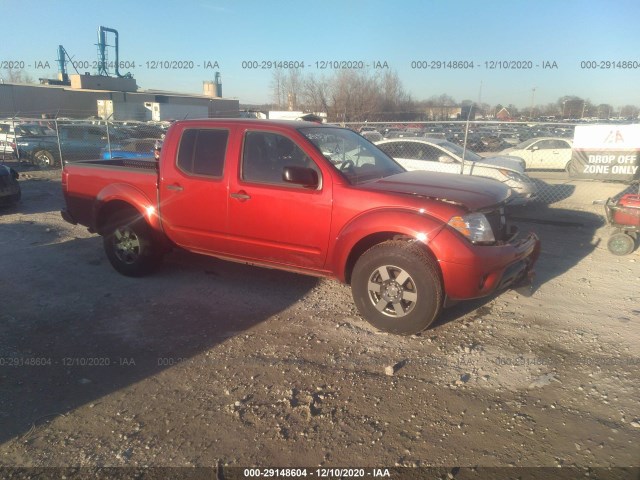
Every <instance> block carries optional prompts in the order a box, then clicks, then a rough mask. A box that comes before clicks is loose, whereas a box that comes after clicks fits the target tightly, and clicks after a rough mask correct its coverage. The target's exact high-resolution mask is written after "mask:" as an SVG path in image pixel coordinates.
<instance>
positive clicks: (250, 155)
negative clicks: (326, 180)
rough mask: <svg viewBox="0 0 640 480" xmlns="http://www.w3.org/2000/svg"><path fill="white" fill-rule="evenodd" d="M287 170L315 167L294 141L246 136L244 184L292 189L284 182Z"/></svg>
mask: <svg viewBox="0 0 640 480" xmlns="http://www.w3.org/2000/svg"><path fill="white" fill-rule="evenodd" d="M285 167H303V168H311V169H313V170H315V171H316V173H317V174H318V177H319V176H320V170H319V169H318V167H317V166H316V164H315V163H314V162H313V161H312V160H311V159H310V158H309V156H308V155H307V154H306V153H304V151H303V150H302V149H301V148H300V147H299V146H298V145H296V144H295V143H294V142H293V141H292V140H291V139H289V138H287V137H285V136H283V135H279V134H277V133H270V132H247V133H246V135H245V139H244V148H243V153H242V175H241V176H242V180H244V181H247V182H257V183H272V184H282V185H287V186H292V185H291V184H290V183H287V182H285V180H284V179H283V170H284V168H285Z"/></svg>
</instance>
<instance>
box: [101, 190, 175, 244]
mask: <svg viewBox="0 0 640 480" xmlns="http://www.w3.org/2000/svg"><path fill="white" fill-rule="evenodd" d="M127 206H128V207H133V208H134V209H136V210H137V211H138V213H139V214H140V215H141V216H142V218H144V219H145V220H146V221H147V223H148V224H149V226H151V228H153V229H154V230H157V231H158V232H162V226H161V224H160V218H159V217H158V211H157V209H156V201H155V198H154V199H153V200H152V199H150V198H149V196H148V195H147V194H146V193H145V192H143V191H142V190H140V189H139V188H137V187H134V186H133V185H130V184H126V183H111V184H109V185H107V186H106V187H104V188H103V189H102V190H101V191H100V192H99V193H98V195H97V196H96V201H95V203H94V207H93V219H94V222H93V225H92V227H93V229H94V230H95V231H96V232H98V233H101V228H102V227H103V226H104V224H105V221H106V219H107V217H108V216H109V215H110V214H111V213H112V212H113V211H114V210H117V209H119V208H126V207H127Z"/></svg>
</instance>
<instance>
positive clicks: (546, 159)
mask: <svg viewBox="0 0 640 480" xmlns="http://www.w3.org/2000/svg"><path fill="white" fill-rule="evenodd" d="M572 146H573V142H572V141H571V140H568V139H566V138H559V137H538V138H530V139H529V140H526V141H524V142H522V143H520V144H518V145H516V146H515V147H512V148H507V149H505V150H502V151H501V152H500V155H509V156H514V157H519V158H522V159H523V160H524V162H525V164H526V168H527V170H532V169H554V170H566V169H567V165H568V164H569V162H570V161H571V147H572Z"/></svg>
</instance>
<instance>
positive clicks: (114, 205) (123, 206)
mask: <svg viewBox="0 0 640 480" xmlns="http://www.w3.org/2000/svg"><path fill="white" fill-rule="evenodd" d="M123 210H130V211H131V213H132V214H137V215H140V216H142V215H141V214H140V212H138V210H137V209H136V208H135V207H134V206H133V205H131V204H130V203H127V202H124V201H122V200H113V201H111V202H109V203H107V204H106V205H104V206H102V208H100V210H99V211H98V215H97V216H96V232H97V233H99V234H101V235H102V234H103V233H104V232H103V228H104V226H105V225H106V223H107V220H108V219H109V217H111V215H113V214H114V213H116V212H120V211H123Z"/></svg>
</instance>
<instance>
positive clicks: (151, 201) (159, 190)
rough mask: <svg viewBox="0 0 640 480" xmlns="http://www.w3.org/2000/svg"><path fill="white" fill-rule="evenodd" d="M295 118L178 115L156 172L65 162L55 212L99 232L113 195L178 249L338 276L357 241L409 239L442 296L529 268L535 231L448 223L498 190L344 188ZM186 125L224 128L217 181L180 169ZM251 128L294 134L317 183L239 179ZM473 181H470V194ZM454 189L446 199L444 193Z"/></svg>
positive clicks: (414, 177)
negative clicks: (503, 235)
mask: <svg viewBox="0 0 640 480" xmlns="http://www.w3.org/2000/svg"><path fill="white" fill-rule="evenodd" d="M303 123H304V122H268V121H255V120H190V121H181V122H176V123H175V124H174V125H172V127H171V128H170V129H169V131H168V133H167V135H166V138H165V141H164V145H163V149H162V154H161V158H160V162H159V165H158V169H156V168H155V166H154V165H153V164H147V167H146V168H140V167H139V165H136V166H131V164H128V163H127V162H126V161H122V162H116V161H103V162H79V163H75V164H68V165H66V166H65V168H64V171H63V189H64V193H65V198H66V202H67V209H66V211H65V212H64V216H65V219H67V220H69V221H72V222H74V223H80V224H83V225H86V226H87V227H89V228H90V229H91V230H92V231H96V232H98V233H100V232H101V226H102V225H103V223H104V221H105V218H104V216H105V213H104V212H105V211H106V210H105V209H110V208H115V207H114V205H119V203H118V202H121V204H122V205H124V204H127V205H130V206H131V207H133V208H135V209H136V210H137V211H138V212H139V213H140V214H141V215H142V216H143V217H144V218H145V219H146V220H147V222H148V223H149V225H150V226H151V227H152V228H153V229H154V230H155V231H156V232H157V233H158V235H162V236H163V237H165V238H166V239H168V240H169V241H170V242H171V243H173V244H175V245H177V246H180V247H183V248H185V249H187V250H190V251H193V252H197V253H203V254H208V255H213V256H218V257H221V258H226V259H232V260H239V261H246V262H249V263H254V264H258V265H266V266H272V267H277V268H281V269H287V270H291V271H297V272H304V273H307V274H311V275H318V276H327V277H333V278H336V279H339V280H341V281H349V275H350V273H349V269H350V266H352V265H353V261H354V258H355V256H356V255H358V254H361V253H362V250H363V249H366V248H368V247H370V246H372V245H373V244H375V243H377V242H380V241H384V240H389V239H391V238H397V237H400V238H408V239H410V240H412V241H419V242H421V243H422V244H423V245H424V248H425V249H426V250H428V251H429V253H430V254H431V255H432V256H433V258H434V259H435V260H436V261H437V262H438V265H439V267H440V273H441V276H442V283H443V286H444V291H445V293H446V294H447V296H448V297H449V298H452V299H466V298H475V297H480V296H484V295H488V294H490V293H491V292H492V291H494V290H495V289H496V288H501V287H503V286H506V285H507V283H508V282H506V280H508V279H506V278H505V275H511V274H513V275H514V277H515V276H516V275H518V276H522V274H523V272H525V271H531V268H532V265H533V263H534V262H535V260H536V258H537V255H538V252H539V240H538V239H537V237H535V236H534V235H530V236H529V237H527V238H524V239H522V240H519V241H515V240H511V241H501V242H497V243H496V244H495V245H475V244H472V243H471V242H470V241H468V240H467V239H466V238H464V237H463V236H462V235H461V234H460V233H458V232H457V231H455V230H453V229H452V228H451V227H449V226H448V225H447V222H448V221H449V219H451V218H452V217H453V216H456V215H464V214H465V213H468V212H469V211H474V210H481V209H482V208H485V209H487V208H496V204H499V203H501V202H504V201H505V199H506V196H505V194H504V192H505V191H506V190H500V192H501V193H500V195H498V194H497V193H496V192H498V190H495V191H494V190H492V188H493V187H492V184H489V183H476V182H479V181H478V180H477V179H472V178H467V177H464V178H461V176H453V175H446V176H443V174H432V173H429V172H410V173H401V174H398V175H395V176H394V177H389V178H383V179H380V180H378V181H372V182H367V183H363V184H360V185H352V184H350V183H349V181H348V180H347V179H346V178H345V177H344V176H342V175H341V174H340V172H339V171H338V170H336V168H334V167H333V166H332V165H331V164H330V162H329V161H328V160H327V158H325V156H324V155H323V153H322V152H320V151H319V150H318V148H315V147H314V145H313V144H312V143H311V142H310V141H309V139H308V138H306V137H305V136H304V135H303V134H302V133H301V132H300V131H299V128H300V127H301V124H303ZM187 129H201V130H207V129H209V130H215V131H221V132H227V133H228V139H227V142H226V149H225V152H224V167H223V170H222V172H221V174H220V175H219V176H218V177H216V178H212V177H211V176H208V177H207V176H198V175H193V174H189V173H188V172H185V171H183V170H182V169H181V168H180V167H179V165H178V163H177V162H178V160H176V159H177V158H178V155H179V146H180V142H181V138H182V137H183V134H184V132H185V130H187ZM254 131H268V132H274V133H277V134H278V135H280V136H282V137H286V138H288V139H290V140H291V141H292V142H294V143H295V144H296V145H297V146H298V147H299V148H300V149H301V150H302V151H304V153H305V154H306V155H307V156H308V157H309V158H310V159H311V160H312V161H313V162H314V164H315V165H316V168H317V172H318V175H319V178H320V186H319V187H318V188H292V187H290V186H288V185H273V184H264V183H257V182H248V181H245V180H243V175H242V168H243V166H242V160H241V159H242V157H243V149H244V139H245V138H246V136H247V132H254ZM487 182H491V181H490V180H487ZM452 185H455V187H454V186H452ZM476 185H481V187H478V188H479V189H477V190H474V186H476ZM489 187H491V188H489ZM456 189H457V190H458V192H457V194H456V195H454V197H455V198H456V199H457V200H455V201H454V200H451V198H449V197H451V196H452V193H455V192H454V190H456ZM492 200H493V203H492Z"/></svg>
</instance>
